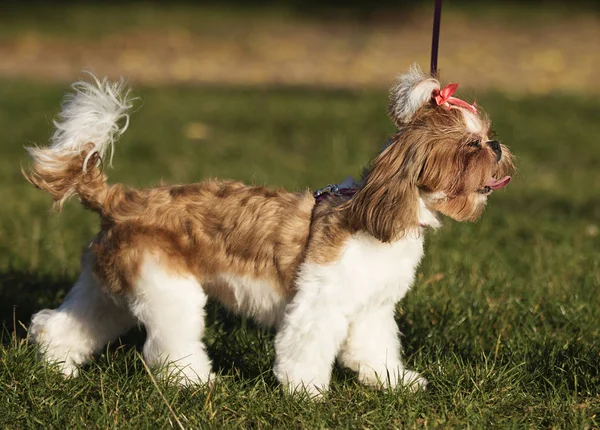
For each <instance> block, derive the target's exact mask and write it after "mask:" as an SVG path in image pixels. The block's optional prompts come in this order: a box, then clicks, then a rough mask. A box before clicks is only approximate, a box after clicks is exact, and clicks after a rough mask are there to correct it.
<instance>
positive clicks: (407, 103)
mask: <svg viewBox="0 0 600 430" xmlns="http://www.w3.org/2000/svg"><path fill="white" fill-rule="evenodd" d="M439 89H440V83H439V81H438V80H437V79H434V78H432V77H431V76H429V75H427V74H425V73H424V72H423V71H422V70H421V68H420V67H419V66H418V65H416V64H413V65H412V66H411V67H410V68H409V69H408V71H407V72H406V73H404V74H402V75H400V76H398V79H397V80H396V84H395V85H394V86H393V87H392V88H391V89H390V103H389V106H388V114H389V116H390V118H391V119H392V121H394V124H396V127H398V128H399V129H400V128H402V127H404V126H406V125H407V124H408V123H409V122H410V121H411V119H412V118H413V117H414V116H415V114H416V113H417V112H418V111H419V109H421V108H422V107H423V106H424V105H425V104H427V103H429V102H430V101H431V98H432V96H433V92H434V91H435V90H439Z"/></svg>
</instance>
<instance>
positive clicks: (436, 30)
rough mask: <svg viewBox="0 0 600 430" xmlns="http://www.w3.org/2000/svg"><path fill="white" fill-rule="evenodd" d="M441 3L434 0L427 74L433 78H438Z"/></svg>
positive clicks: (439, 0)
mask: <svg viewBox="0 0 600 430" xmlns="http://www.w3.org/2000/svg"><path fill="white" fill-rule="evenodd" d="M442 1H443V0H435V7H434V10H433V32H432V36H431V67H430V69H429V73H431V76H433V77H434V78H437V77H438V73H439V70H438V50H439V47H440V24H441V21H442Z"/></svg>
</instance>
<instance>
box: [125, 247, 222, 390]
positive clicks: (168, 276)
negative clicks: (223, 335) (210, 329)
mask: <svg viewBox="0 0 600 430" xmlns="http://www.w3.org/2000/svg"><path fill="white" fill-rule="evenodd" d="M206 300H207V296H206V294H205V292H204V291H203V289H202V287H201V286H200V283H199V282H198V280H197V279H196V278H195V277H194V276H193V275H192V274H187V275H186V274H182V273H180V272H177V271H174V270H170V269H169V268H168V267H167V266H166V265H165V264H164V263H163V262H162V261H161V259H160V257H159V256H158V255H157V254H149V255H147V256H146V257H145V259H144V260H143V263H142V265H141V267H140V272H139V275H138V278H137V280H136V281H135V282H134V285H133V290H132V291H131V303H130V307H131V311H132V313H133V314H134V315H135V316H136V317H137V318H138V320H139V321H140V322H141V323H143V324H144V326H145V327H146V331H147V333H148V334H147V339H146V343H145V344H144V358H145V360H146V362H147V363H148V364H149V365H150V366H152V367H154V368H159V370H161V371H162V372H164V373H163V374H166V375H169V376H172V377H174V378H175V380H176V381H177V382H178V383H181V384H183V385H189V384H202V383H206V382H209V380H210V379H212V378H213V375H212V373H211V363H210V359H209V357H208V354H207V353H206V349H205V347H204V344H203V343H202V340H201V338H202V335H203V334H204V326H205V322H204V316H205V311H204V306H205V304H206Z"/></svg>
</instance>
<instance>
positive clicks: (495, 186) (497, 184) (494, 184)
mask: <svg viewBox="0 0 600 430" xmlns="http://www.w3.org/2000/svg"><path fill="white" fill-rule="evenodd" d="M509 182H510V176H505V177H504V178H502V179H494V178H490V180H489V182H488V183H487V185H488V187H490V188H491V189H492V190H499V189H500V188H504V187H505V186H506V184H508V183H509Z"/></svg>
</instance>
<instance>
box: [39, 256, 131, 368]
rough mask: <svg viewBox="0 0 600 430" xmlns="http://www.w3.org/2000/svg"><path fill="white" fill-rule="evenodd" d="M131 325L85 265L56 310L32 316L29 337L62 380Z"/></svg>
mask: <svg viewBox="0 0 600 430" xmlns="http://www.w3.org/2000/svg"><path fill="white" fill-rule="evenodd" d="M134 325H135V319H134V318H133V316H132V315H131V314H130V313H129V311H128V309H127V307H126V306H125V304H124V303H120V302H119V301H117V300H115V298H114V297H112V296H110V295H108V294H106V293H105V292H104V291H103V290H102V287H101V286H100V285H99V284H98V282H97V281H96V279H95V278H94V276H93V275H92V271H91V268H90V265H89V264H87V263H86V264H84V266H83V270H82V272H81V275H80V276H79V279H78V280H77V283H76V284H75V286H74V287H73V288H72V289H71V291H69V294H68V295H67V298H66V299H65V301H64V302H63V304H62V305H60V306H59V307H58V309H55V310H51V309H44V310H41V311H39V312H38V313H36V314H35V315H33V317H32V318H31V324H30V326H29V334H30V336H31V340H32V341H33V342H34V343H36V344H37V345H38V346H39V350H40V353H41V354H42V356H43V357H44V359H45V360H46V361H47V362H49V363H53V364H56V365H57V366H58V368H59V369H60V371H61V372H62V373H63V374H65V375H66V376H75V375H77V373H78V372H79V366H80V365H83V364H85V363H87V362H88V361H89V359H90V358H91V356H92V354H94V353H97V352H98V351H99V350H100V349H101V348H102V347H103V346H104V345H106V344H107V343H108V342H110V341H111V340H113V339H115V338H116V337H117V336H119V335H121V334H124V333H125V332H126V331H127V330H129V329H130V328H131V327H133V326H134Z"/></svg>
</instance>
